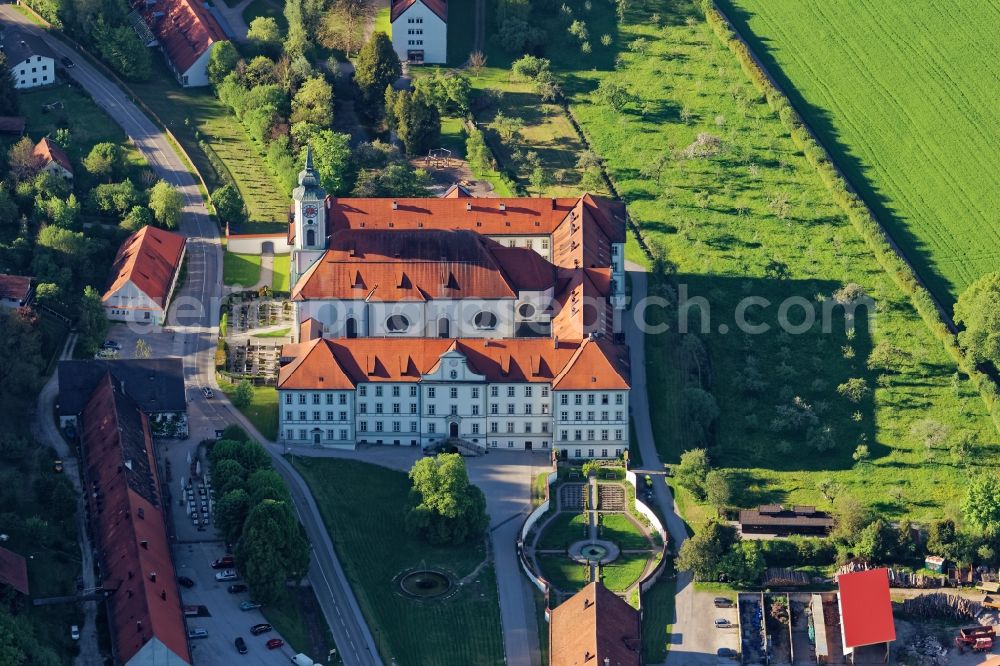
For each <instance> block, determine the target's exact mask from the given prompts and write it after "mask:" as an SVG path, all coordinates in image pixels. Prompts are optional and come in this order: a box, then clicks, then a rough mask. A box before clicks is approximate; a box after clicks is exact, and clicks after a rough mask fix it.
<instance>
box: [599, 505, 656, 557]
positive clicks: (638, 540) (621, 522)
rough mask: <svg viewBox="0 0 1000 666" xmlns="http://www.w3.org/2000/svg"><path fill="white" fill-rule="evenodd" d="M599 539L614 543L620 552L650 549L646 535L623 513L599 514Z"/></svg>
mask: <svg viewBox="0 0 1000 666" xmlns="http://www.w3.org/2000/svg"><path fill="white" fill-rule="evenodd" d="M601 538H602V539H606V540H607V541H613V542H615V543H616V544H618V547H619V548H621V549H622V550H648V549H649V548H651V546H650V543H649V539H647V538H646V535H645V534H643V533H642V531H641V530H640V529H639V527H638V525H636V524H635V523H634V522H632V519H631V518H629V517H628V516H626V515H625V514H623V513H602V514H601Z"/></svg>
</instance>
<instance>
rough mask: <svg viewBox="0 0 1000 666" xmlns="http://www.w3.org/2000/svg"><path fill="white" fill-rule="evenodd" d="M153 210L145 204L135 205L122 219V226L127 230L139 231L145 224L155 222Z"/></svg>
mask: <svg viewBox="0 0 1000 666" xmlns="http://www.w3.org/2000/svg"><path fill="white" fill-rule="evenodd" d="M153 222H155V220H154V219H153V212H152V211H151V210H149V209H148V208H146V207H145V206H133V207H132V210H130V211H129V212H128V215H126V216H125V217H124V219H122V223H121V228H122V229H125V230H126V231H129V232H132V231H139V229H142V228H143V227H145V226H148V225H150V224H153Z"/></svg>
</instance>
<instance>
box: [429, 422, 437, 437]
mask: <svg viewBox="0 0 1000 666" xmlns="http://www.w3.org/2000/svg"><path fill="white" fill-rule="evenodd" d="M436 430H437V426H436V425H435V424H433V423H428V424H427V432H428V433H430V434H431V435H433V434H434V432H435V431H436Z"/></svg>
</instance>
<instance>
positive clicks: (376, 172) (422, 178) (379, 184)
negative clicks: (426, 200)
mask: <svg viewBox="0 0 1000 666" xmlns="http://www.w3.org/2000/svg"><path fill="white" fill-rule="evenodd" d="M427 180H428V178H427V173H426V172H424V171H421V170H419V169H417V170H414V169H413V168H411V167H410V165H409V164H405V163H403V164H400V163H394V164H389V165H388V166H386V167H385V168H384V169H371V170H366V171H363V172H361V173H360V174H358V180H357V182H356V183H355V185H354V189H353V190H352V192H351V194H352V196H355V197H373V198H379V197H392V196H395V197H420V196H427V190H426V188H425V184H426V182H427Z"/></svg>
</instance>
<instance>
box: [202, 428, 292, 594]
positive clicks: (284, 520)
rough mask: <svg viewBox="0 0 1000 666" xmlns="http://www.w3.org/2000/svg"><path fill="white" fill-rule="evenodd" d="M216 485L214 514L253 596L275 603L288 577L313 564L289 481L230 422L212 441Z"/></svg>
mask: <svg viewBox="0 0 1000 666" xmlns="http://www.w3.org/2000/svg"><path fill="white" fill-rule="evenodd" d="M209 445H210V446H211V449H210V451H209V461H210V462H211V464H212V478H213V480H214V484H215V488H214V492H215V498H216V504H215V517H216V518H215V519H216V525H217V526H218V528H219V530H220V531H221V532H222V534H223V537H224V538H225V540H226V543H227V544H230V545H231V546H234V550H233V553H234V556H235V558H236V566H237V568H238V569H239V571H240V574H241V575H242V576H243V578H244V579H245V580H246V581H247V584H248V585H249V586H250V590H251V592H252V594H253V596H254V598H255V599H256V600H257V601H259V602H260V603H273V602H275V601H277V600H278V599H280V598H281V596H282V595H283V594H284V590H285V583H286V581H291V580H298V579H300V578H302V576H304V575H305V573H306V571H307V570H308V568H309V542H308V540H307V539H306V537H305V532H304V530H303V528H302V526H301V525H300V524H299V522H298V520H297V519H296V518H295V514H294V513H293V511H292V507H291V499H290V497H289V494H288V486H287V484H286V483H285V480H284V479H282V478H281V476H279V475H278V473H277V472H275V471H274V469H272V467H271V458H270V456H269V455H268V453H267V451H265V450H264V448H263V447H262V446H261V445H260V444H258V443H257V442H254V441H251V440H250V438H249V437H248V436H247V434H246V432H244V431H243V430H242V429H241V428H239V427H237V426H229V427H228V428H226V430H225V431H224V433H223V439H221V440H219V441H217V442H210V443H209Z"/></svg>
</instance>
